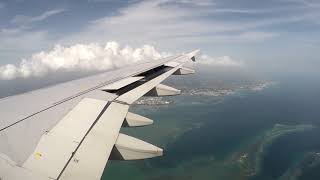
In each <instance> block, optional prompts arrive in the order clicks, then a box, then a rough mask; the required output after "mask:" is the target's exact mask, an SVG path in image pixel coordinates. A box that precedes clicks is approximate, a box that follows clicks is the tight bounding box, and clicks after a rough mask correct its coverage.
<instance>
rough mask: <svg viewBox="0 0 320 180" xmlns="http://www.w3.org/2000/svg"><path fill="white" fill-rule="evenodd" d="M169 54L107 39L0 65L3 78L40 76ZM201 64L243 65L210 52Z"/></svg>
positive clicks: (201, 58)
mask: <svg viewBox="0 0 320 180" xmlns="http://www.w3.org/2000/svg"><path fill="white" fill-rule="evenodd" d="M168 54H169V53H165V52H159V51H158V50H156V48H155V47H153V46H151V45H144V46H142V47H139V48H132V47H130V46H124V47H122V46H120V44H119V43H117V42H114V41H111V42H107V43H106V44H105V45H101V44H97V43H91V44H76V45H73V46H70V47H64V46H61V45H56V46H55V47H54V48H53V49H52V50H50V51H42V52H39V53H36V54H33V55H32V56H31V57H30V58H28V59H23V60H22V61H21V62H20V64H18V65H14V64H7V65H3V66H0V79H2V80H11V79H15V78H28V77H41V76H45V75H48V74H49V73H54V72H59V71H66V72H92V71H97V72H98V71H104V70H110V69H114V68H119V67H123V66H126V65H130V64H133V63H137V62H143V61H147V60H155V59H160V58H163V57H165V56H168ZM198 63H199V64H206V65H213V66H240V65H241V63H239V62H236V61H234V60H232V59H231V58H230V57H229V56H223V57H219V58H211V57H210V56H208V55H201V56H199V61H198Z"/></svg>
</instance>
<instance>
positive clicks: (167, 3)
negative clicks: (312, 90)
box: [0, 0, 320, 80]
mask: <svg viewBox="0 0 320 180" xmlns="http://www.w3.org/2000/svg"><path fill="white" fill-rule="evenodd" d="M193 49H201V52H202V56H201V59H202V61H201V62H203V64H211V65H215V66H219V65H224V66H239V67H250V68H251V69H253V70H255V71H266V72H270V73H272V72H283V71H292V72H296V71H299V72H303V71H317V70H318V67H320V61H319V54H318V52H319V50H320V1H319V0H268V1H261V0H237V1H232V0H116V1H113V0H70V1H60V0H55V1H50V0H28V1H27V0H10V1H9V0H8V1H5V0H0V79H6V80H11V79H15V78H18V77H32V76H39V75H44V74H47V73H48V72H54V71H56V70H57V69H61V68H62V69H69V70H73V71H74V70H75V69H81V70H88V69H89V70H90V69H91V70H92V69H94V70H104V69H110V68H112V67H115V66H118V65H117V64H121V65H123V64H128V63H127V62H128V61H133V62H136V61H138V60H141V59H146V58H150V59H156V58H159V57H162V56H166V55H170V54H175V53H181V52H188V51H191V50H193ZM100 59H102V61H100ZM115 59H116V61H117V62H124V63H115ZM101 62H102V63H101ZM99 63H100V64H99ZM119 66H120V65H119ZM101 67H102V68H101Z"/></svg>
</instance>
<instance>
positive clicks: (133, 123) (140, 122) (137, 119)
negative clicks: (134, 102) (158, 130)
mask: <svg viewBox="0 0 320 180" xmlns="http://www.w3.org/2000/svg"><path fill="white" fill-rule="evenodd" d="M152 123H153V120H151V119H149V118H146V117H144V116H141V115H139V114H134V113H131V112H128V114H127V116H126V118H125V120H124V122H123V124H122V126H123V127H138V126H147V125H150V124H152Z"/></svg>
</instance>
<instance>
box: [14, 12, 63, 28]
mask: <svg viewBox="0 0 320 180" xmlns="http://www.w3.org/2000/svg"><path fill="white" fill-rule="evenodd" d="M64 11H65V10H64V9H53V10H49V11H46V12H44V13H42V14H40V15H39V16H25V15H16V16H15V17H14V18H13V19H12V20H11V21H10V22H11V23H12V24H29V23H33V22H39V21H43V20H45V19H47V18H49V17H51V16H54V15H57V14H60V13H62V12H64Z"/></svg>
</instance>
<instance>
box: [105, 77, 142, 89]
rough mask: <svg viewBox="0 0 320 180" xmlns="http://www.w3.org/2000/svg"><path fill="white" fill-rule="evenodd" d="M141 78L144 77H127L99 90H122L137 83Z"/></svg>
mask: <svg viewBox="0 0 320 180" xmlns="http://www.w3.org/2000/svg"><path fill="white" fill-rule="evenodd" d="M142 78H144V77H143V76H135V77H127V78H124V79H121V80H119V81H116V82H114V83H111V84H108V85H106V86H103V87H102V88H100V89H101V90H118V89H120V88H123V87H125V86H127V85H129V84H131V83H134V82H136V81H139V80H140V79H142Z"/></svg>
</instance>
